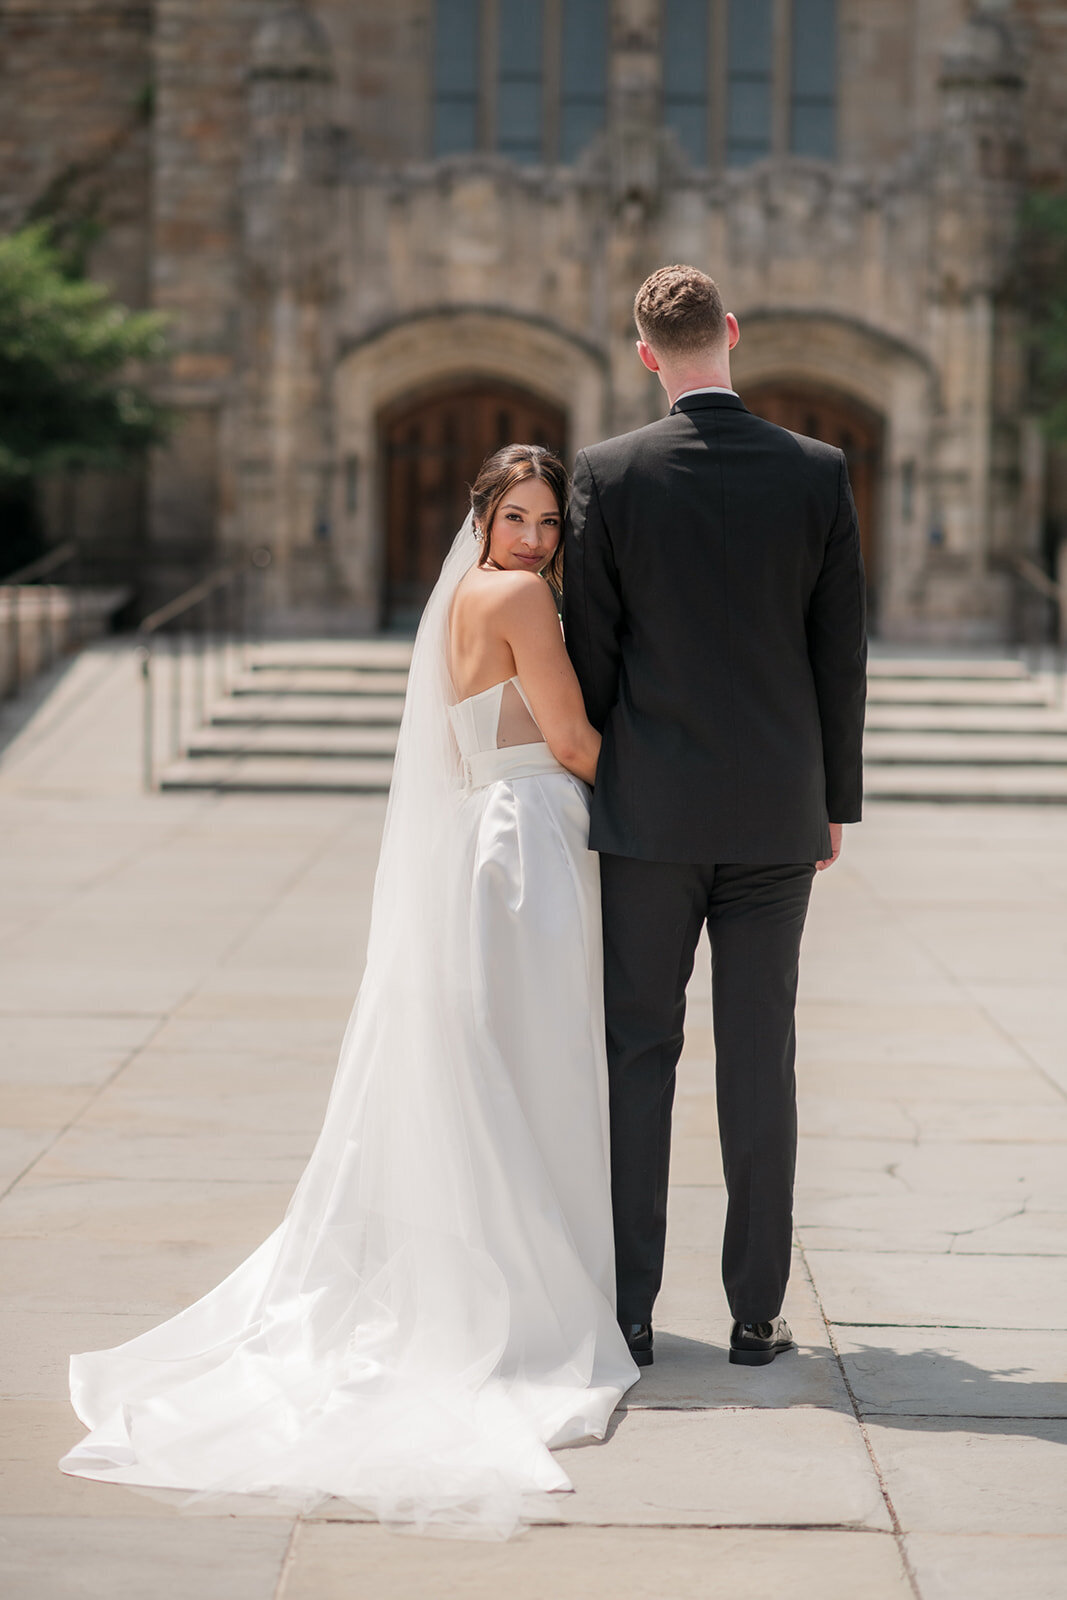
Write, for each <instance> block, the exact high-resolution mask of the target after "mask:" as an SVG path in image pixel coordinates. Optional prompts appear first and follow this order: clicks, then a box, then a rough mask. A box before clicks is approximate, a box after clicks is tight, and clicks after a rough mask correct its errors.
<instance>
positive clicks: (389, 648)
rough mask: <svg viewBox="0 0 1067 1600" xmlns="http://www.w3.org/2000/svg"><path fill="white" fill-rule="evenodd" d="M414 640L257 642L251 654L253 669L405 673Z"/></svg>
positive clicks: (250, 660) (250, 661)
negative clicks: (339, 668)
mask: <svg viewBox="0 0 1067 1600" xmlns="http://www.w3.org/2000/svg"><path fill="white" fill-rule="evenodd" d="M413 645H414V641H413V640H411V639H290V640H282V641H276V642H271V643H269V644H260V645H255V646H254V647H253V648H252V651H251V653H250V656H249V666H250V667H251V668H252V670H253V671H259V670H261V669H262V670H266V669H268V668H278V667H285V668H289V667H296V668H301V669H303V670H305V671H319V670H321V669H323V668H325V669H326V670H329V669H330V668H333V667H348V668H351V667H356V668H362V669H363V670H365V671H370V672H406V671H407V668H408V667H409V666H410V665H411V652H412V648H413Z"/></svg>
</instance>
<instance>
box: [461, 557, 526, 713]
mask: <svg viewBox="0 0 1067 1600" xmlns="http://www.w3.org/2000/svg"><path fill="white" fill-rule="evenodd" d="M506 576H507V574H505V573H502V572H493V571H486V569H485V568H484V567H474V568H473V569H472V570H471V571H470V572H468V573H467V575H466V577H465V578H464V579H463V580H462V582H461V583H460V585H459V587H458V588H457V590H456V593H455V595H454V597H453V600H452V611H451V614H450V616H449V623H448V635H449V669H450V671H451V674H452V682H453V684H454V686H455V690H456V694H457V695H458V697H459V699H461V700H467V699H469V698H470V696H471V695H475V694H482V693H483V692H484V691H485V690H486V689H491V688H492V686H493V684H495V683H504V682H505V681H506V680H507V679H508V678H512V677H514V675H515V657H514V655H513V654H512V650H511V646H510V645H509V644H508V642H507V640H506V639H505V637H504V634H503V631H502V629H501V625H500V619H499V607H500V599H501V596H500V579H501V578H506Z"/></svg>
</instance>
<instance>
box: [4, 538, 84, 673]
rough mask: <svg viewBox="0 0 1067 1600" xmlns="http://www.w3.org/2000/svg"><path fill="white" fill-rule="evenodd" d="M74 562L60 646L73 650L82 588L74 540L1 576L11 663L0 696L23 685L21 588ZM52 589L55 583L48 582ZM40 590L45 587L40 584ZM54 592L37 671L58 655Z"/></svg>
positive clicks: (78, 638)
mask: <svg viewBox="0 0 1067 1600" xmlns="http://www.w3.org/2000/svg"><path fill="white" fill-rule="evenodd" d="M70 563H77V567H76V570H75V573H74V578H73V581H72V582H70V583H69V584H68V585H67V587H68V588H69V589H70V594H71V610H70V618H69V626H68V628H67V632H66V637H65V638H64V639H63V641H62V645H63V647H64V648H67V649H75V648H77V646H78V645H79V644H80V643H81V635H82V621H83V618H82V612H81V590H82V587H83V583H82V578H83V574H82V572H81V550H80V548H79V546H78V544H77V541H76V540H74V539H67V540H66V541H65V542H64V543H63V544H60V545H57V546H56V548H55V549H54V550H48V551H46V552H45V554H44V555H43V556H38V557H37V559H36V560H35V561H29V562H27V563H26V565H25V566H22V567H18V568H16V570H15V571H14V572H9V573H7V574H6V575H5V576H4V577H3V578H0V590H3V591H5V596H6V601H7V603H6V604H5V606H4V616H3V620H4V623H5V625H6V630H7V635H8V644H7V650H8V659H9V660H10V662H11V677H10V681H9V682H8V684H7V686H6V689H5V688H3V687H0V698H3V697H4V696H5V695H10V696H12V697H13V696H15V695H17V694H18V693H19V691H20V690H21V688H22V684H23V674H22V591H23V589H27V588H29V587H30V586H31V585H33V584H36V583H38V582H39V581H40V580H41V579H42V578H46V577H49V576H51V575H52V574H54V573H56V572H58V571H59V570H60V568H62V567H65V566H67V565H69V564H70ZM49 587H50V588H51V589H53V590H54V588H55V586H54V585H49ZM42 592H44V586H43V585H42ZM53 600H54V595H53V597H52V598H51V599H50V601H49V605H48V652H47V655H46V656H43V657H42V659H40V660H39V661H38V662H37V663H36V666H37V670H39V671H44V670H47V669H48V668H49V667H51V666H53V665H54V664H55V662H56V661H57V660H58V658H59V656H60V654H61V645H60V641H59V633H60V630H59V629H58V628H57V626H56V616H55V606H54V603H53Z"/></svg>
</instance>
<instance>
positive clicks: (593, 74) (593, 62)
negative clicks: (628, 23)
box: [432, 0, 609, 164]
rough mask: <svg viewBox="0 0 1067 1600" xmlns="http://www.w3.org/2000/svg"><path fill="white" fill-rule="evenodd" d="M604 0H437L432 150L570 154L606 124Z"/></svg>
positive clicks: (566, 157)
mask: <svg viewBox="0 0 1067 1600" xmlns="http://www.w3.org/2000/svg"><path fill="white" fill-rule="evenodd" d="M608 4H609V0H437V5H436V7H435V10H434V52H433V62H434V118H433V139H432V150H433V154H434V155H439V156H445V155H452V154H456V153H459V152H463V151H473V150H496V151H499V152H500V154H501V155H505V156H509V157H510V158H511V159H512V160H513V161H519V162H526V163H541V162H545V163H549V164H551V163H553V162H559V161H562V162H570V161H574V160H575V159H576V158H577V157H578V156H579V155H580V154H581V153H582V151H583V150H584V149H585V148H586V146H587V145H588V144H589V142H590V140H591V139H592V138H593V137H594V136H595V135H596V134H597V133H598V132H599V130H600V129H601V128H602V127H603V125H604V120H605V108H606V101H607V49H608Z"/></svg>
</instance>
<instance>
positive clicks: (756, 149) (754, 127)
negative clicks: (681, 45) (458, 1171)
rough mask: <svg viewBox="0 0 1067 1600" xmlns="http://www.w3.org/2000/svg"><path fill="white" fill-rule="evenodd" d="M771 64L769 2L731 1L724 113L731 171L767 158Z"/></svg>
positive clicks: (769, 131)
mask: <svg viewBox="0 0 1067 1600" xmlns="http://www.w3.org/2000/svg"><path fill="white" fill-rule="evenodd" d="M773 64H774V8H773V0H730V10H729V20H728V25H727V92H728V96H729V102H728V105H727V108H726V159H727V162H728V163H729V165H730V166H744V165H745V164H746V163H747V162H749V161H758V160H759V159H760V157H761V156H765V155H769V154H770V148H771V76H772V71H773Z"/></svg>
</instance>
